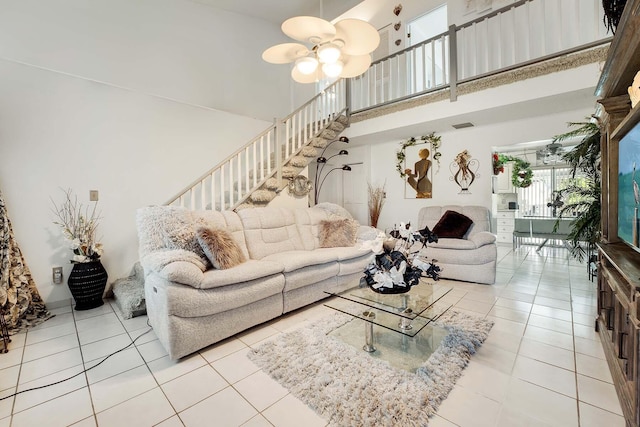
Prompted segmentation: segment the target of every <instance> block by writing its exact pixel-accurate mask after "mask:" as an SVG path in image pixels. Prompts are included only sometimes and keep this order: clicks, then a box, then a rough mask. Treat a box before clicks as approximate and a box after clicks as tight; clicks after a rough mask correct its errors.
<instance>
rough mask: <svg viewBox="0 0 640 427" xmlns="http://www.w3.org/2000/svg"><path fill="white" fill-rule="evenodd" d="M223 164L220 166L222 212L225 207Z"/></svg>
mask: <svg viewBox="0 0 640 427" xmlns="http://www.w3.org/2000/svg"><path fill="white" fill-rule="evenodd" d="M224 170H225V167H224V164H222V165H220V210H221V211H223V210H225V209H226V208H227V207H226V205H225V197H224Z"/></svg>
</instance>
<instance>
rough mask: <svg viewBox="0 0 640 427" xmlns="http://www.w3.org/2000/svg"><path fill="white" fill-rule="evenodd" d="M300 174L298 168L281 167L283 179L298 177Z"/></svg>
mask: <svg viewBox="0 0 640 427" xmlns="http://www.w3.org/2000/svg"><path fill="white" fill-rule="evenodd" d="M298 172H300V168H296V167H293V166H283V167H282V177H283V178H293V177H295V176H297V175H298Z"/></svg>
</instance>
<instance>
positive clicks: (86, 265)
mask: <svg viewBox="0 0 640 427" xmlns="http://www.w3.org/2000/svg"><path fill="white" fill-rule="evenodd" d="M107 277H108V276H107V271H106V270H105V269H104V267H103V266H102V263H101V262H100V260H97V261H90V262H78V263H76V264H73V269H72V270H71V274H69V279H68V280H67V284H68V285H69V290H70V291H71V295H73V299H74V300H75V301H76V310H89V309H92V308H96V307H100V306H101V305H102V304H104V301H103V300H102V294H103V293H104V288H105V287H106V286H107Z"/></svg>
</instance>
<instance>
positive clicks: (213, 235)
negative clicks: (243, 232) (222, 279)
mask: <svg viewBox="0 0 640 427" xmlns="http://www.w3.org/2000/svg"><path fill="white" fill-rule="evenodd" d="M196 237H197V239H198V243H200V246H201V247H202V251H203V252H204V254H205V255H206V256H207V258H209V261H211V264H213V268H217V269H220V270H223V269H225V268H231V267H235V266H236V265H238V264H242V263H243V262H245V261H246V258H245V256H244V254H243V253H242V250H241V249H240V247H239V246H238V244H237V243H236V241H235V240H233V237H232V236H231V234H230V233H229V232H228V231H226V230H221V229H218V228H211V227H199V228H198V229H197V230H196Z"/></svg>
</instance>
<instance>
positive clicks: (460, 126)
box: [451, 122, 475, 129]
mask: <svg viewBox="0 0 640 427" xmlns="http://www.w3.org/2000/svg"><path fill="white" fill-rule="evenodd" d="M451 126H453V127H454V128H455V129H464V128H472V127H473V126H475V125H474V124H473V123H471V122H466V123H458V124H455V125H451Z"/></svg>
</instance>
